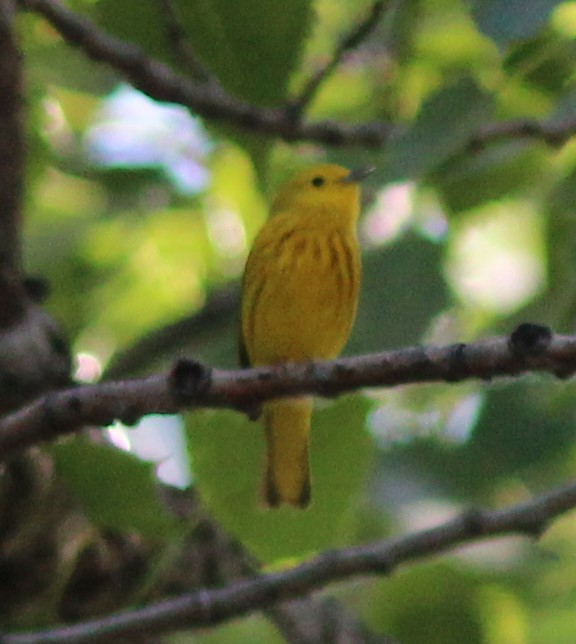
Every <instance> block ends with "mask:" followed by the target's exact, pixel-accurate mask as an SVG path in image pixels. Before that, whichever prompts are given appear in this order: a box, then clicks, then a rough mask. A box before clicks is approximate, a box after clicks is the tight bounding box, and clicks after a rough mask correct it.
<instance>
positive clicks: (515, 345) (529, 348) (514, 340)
mask: <svg viewBox="0 0 576 644" xmlns="http://www.w3.org/2000/svg"><path fill="white" fill-rule="evenodd" d="M551 341H552V330H551V329H550V327H547V326H544V325H542V324H532V323H531V322H523V323H522V324H520V325H519V326H517V327H516V328H515V329H514V331H512V333H511V334H510V337H509V339H508V346H509V348H510V351H511V352H512V353H513V354H514V355H515V356H517V357H518V358H530V357H536V356H540V355H542V354H543V353H544V352H545V351H547V350H548V347H549V346H550V342H551Z"/></svg>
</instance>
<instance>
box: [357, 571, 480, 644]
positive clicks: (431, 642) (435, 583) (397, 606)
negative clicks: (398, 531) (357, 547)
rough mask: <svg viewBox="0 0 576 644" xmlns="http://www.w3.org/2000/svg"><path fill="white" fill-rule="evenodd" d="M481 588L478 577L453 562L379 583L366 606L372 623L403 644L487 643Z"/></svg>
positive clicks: (373, 626)
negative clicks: (480, 612)
mask: <svg viewBox="0 0 576 644" xmlns="http://www.w3.org/2000/svg"><path fill="white" fill-rule="evenodd" d="M476 585H477V581H476V579H475V576H474V575H473V574H472V573H469V572H467V571H466V570H465V569H462V567H456V566H454V565H453V564H450V563H432V564H430V563H428V564H427V565H423V566H418V567H415V568H410V569H409V570H405V571H404V572H403V573H402V574H401V575H397V576H396V575H395V576H393V577H391V578H390V579H385V580H384V581H379V582H377V583H376V584H375V586H374V591H373V593H372V596H371V597H370V599H369V600H368V601H367V602H366V607H365V612H367V613H368V623H369V625H370V627H371V628H372V629H376V630H378V631H379V632H385V633H386V634H387V635H391V636H393V637H394V638H398V641H400V642H402V643H403V644H417V643H418V644H420V643H421V642H424V641H425V642H426V644H446V643H447V642H469V643H473V642H483V641H487V640H485V639H484V638H483V637H482V635H483V633H482V627H481V624H480V623H479V619H478V605H477V603H478V599H477V596H476V592H475V589H476ZM446 606H449V609H448V610H446ZM424 624H426V626H425V627H424V626H423V625H424ZM424 633H425V634H424Z"/></svg>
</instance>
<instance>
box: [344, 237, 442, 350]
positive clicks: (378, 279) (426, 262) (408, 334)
mask: <svg viewBox="0 0 576 644" xmlns="http://www.w3.org/2000/svg"><path fill="white" fill-rule="evenodd" d="M442 254H443V251H442V246H441V245H440V244H435V243H433V242H431V241H428V240H426V239H423V238H422V237H417V236H416V235H406V236H404V237H402V238H401V239H400V240H398V241H397V242H396V243H395V244H394V245H392V246H386V247H384V248H381V249H379V250H377V251H372V252H371V253H369V254H367V255H366V257H365V258H364V276H363V279H362V291H361V294H360V304H359V307H358V316H357V319H356V324H355V325H354V330H353V332H352V337H351V339H350V342H349V343H348V346H347V350H346V352H347V353H349V354H355V353H365V352H368V351H383V350H385V349H392V348H397V347H401V346H406V345H410V344H415V343H417V342H419V341H420V340H421V338H422V334H423V333H424V331H426V329H427V328H428V325H429V324H430V321H431V319H432V318H433V317H434V316H435V315H436V314H438V313H439V312H440V311H442V310H443V309H444V308H445V307H446V305H447V303H448V301H449V295H448V289H447V287H446V284H445V282H444V279H443V277H442V274H441V272H440V271H441V262H442Z"/></svg>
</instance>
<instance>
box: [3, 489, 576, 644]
mask: <svg viewBox="0 0 576 644" xmlns="http://www.w3.org/2000/svg"><path fill="white" fill-rule="evenodd" d="M574 507H576V483H575V482H572V483H570V484H568V485H565V486H562V487H558V488H556V489H554V490H552V491H550V492H547V493H545V494H542V495H540V496H536V497H534V498H533V499H531V500H529V501H526V502H523V503H518V504H516V505H511V506H509V507H506V508H503V509H500V510H491V511H486V510H483V511H469V512H465V513H463V514H461V515H460V516H458V517H456V518H454V519H452V520H451V521H448V522H447V523H444V524H442V525H439V526H437V527H434V528H429V529H427V530H422V531H420V532H416V533H413V534H409V535H406V536H401V537H396V538H393V539H388V540H386V541H382V542H378V543H373V544H369V545H363V546H355V547H352V548H343V549H341V550H335V551H330V552H325V553H323V554H321V555H319V556H317V557H315V558H314V559H311V560H309V561H307V562H305V563H303V564H301V565H299V566H295V567H294V568H292V569H289V570H284V571H281V572H276V573H270V574H267V575H262V576H254V577H252V578H250V579H246V580H244V581H239V582H236V583H233V584H230V585H229V586H227V587H225V588H221V589H216V590H201V591H199V592H193V593H189V594H185V595H181V596H180V597H176V598H173V599H168V600H165V601H162V602H158V603H156V604H152V605H149V606H146V607H144V608H139V609H136V610H130V611H125V612H121V613H116V614H114V615H109V616H107V617H103V618H100V619H95V620H91V621H87V622H83V623H80V624H76V625H72V626H65V627H61V628H54V629H52V630H48V631H43V632H36V633H33V632H31V633H21V634H16V633H14V634H7V635H4V637H2V639H1V640H0V641H1V643H2V644H37V643H39V642H46V641H50V642H55V643H64V642H76V643H78V642H90V641H95V640H106V641H109V638H110V637H112V636H119V635H137V634H139V633H143V632H145V633H152V632H161V631H167V630H174V629H176V628H178V627H179V626H182V625H184V624H185V625H186V627H188V628H190V627H192V626H195V627H201V626H210V625H214V624H219V623H222V622H224V621H226V620H229V619H231V618H234V617H239V616H242V615H247V614H249V613H252V612H255V611H258V610H262V609H264V608H266V607H269V606H272V605H274V604H276V603H277V602H278V601H283V600H286V599H290V598H294V597H299V596H302V595H304V594H307V593H310V592H312V591H315V590H319V589H321V588H324V587H326V586H327V585H328V584H333V583H335V582H340V581H344V580H346V579H350V578H353V577H358V576H365V575H390V574H392V573H393V572H394V571H395V570H396V569H397V568H398V567H399V566H401V565H404V564H407V563H410V562H413V561H417V560H419V559H423V558H429V557H431V556H433V555H440V554H443V553H445V552H447V551H448V550H450V549H452V548H455V547H457V546H462V545H467V544H472V543H477V542H479V541H483V540H486V539H488V538H491V537H496V536H504V535H526V536H531V537H538V536H540V535H541V534H542V533H543V532H544V531H545V530H546V528H547V527H548V525H549V523H550V522H551V521H552V520H553V519H555V518H556V517H558V516H559V515H561V514H563V513H565V512H568V511H569V510H571V509H573V508H574Z"/></svg>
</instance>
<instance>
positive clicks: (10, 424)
mask: <svg viewBox="0 0 576 644" xmlns="http://www.w3.org/2000/svg"><path fill="white" fill-rule="evenodd" d="M575 370H576V336H564V335H552V332H551V331H550V329H549V328H547V327H543V326H538V325H534V324H522V325H520V326H519V327H518V328H517V329H516V330H515V331H514V332H513V333H512V335H511V336H510V337H496V338H490V339H487V340H480V341H479V342H474V343H471V344H453V345H447V346H435V345H431V346H428V347H410V348H407V349H398V350H396V351H388V352H385V353H374V354H367V355H363V356H356V357H351V358H340V359H338V360H333V361H324V362H309V363H298V364H287V365H280V366H274V367H261V368H258V369H244V370H235V371H224V370H218V369H213V370H211V369H209V368H207V367H205V366H203V365H202V364H200V363H199V362H194V361H191V360H179V361H178V362H176V364H175V365H174V367H173V368H172V370H171V372H170V373H167V374H157V375H152V376H148V377H147V378H140V379H133V380H124V381H116V382H105V383H101V384H97V385H86V386H83V387H77V388H75V389H65V390H61V391H59V392H51V393H49V394H47V395H45V396H43V397H41V398H39V399H38V400H36V401H35V402H33V403H32V404H30V405H29V406H27V407H25V408H23V409H21V410H20V411H17V412H15V413H13V414H11V415H9V416H6V417H5V418H4V419H3V420H1V421H0V458H6V457H7V456H8V455H9V454H10V453H12V452H13V451H14V450H17V449H23V448H26V447H30V446H31V445H34V444H36V443H38V442H40V441H44V440H50V439H54V438H56V437H57V436H60V435H64V434H68V433H72V432H74V431H78V430H80V429H81V428H82V427H83V426H86V425H108V424H110V423H112V422H113V421H114V420H116V419H119V420H121V421H123V422H124V423H126V424H133V423H135V422H137V421H138V419H140V418H141V417H142V416H144V415H146V414H152V413H158V414H171V413H176V412H178V411H180V410H183V409H189V408H197V407H228V408H232V409H236V410H239V411H243V412H245V413H247V414H249V415H251V416H254V414H255V412H257V410H258V406H259V405H260V404H261V403H262V402H263V401H265V400H269V399H272V398H278V397H285V396H295V395H302V394H315V395H319V396H337V395H339V394H341V393H344V392H349V391H356V390H358V389H361V388H363V387H393V386H397V385H405V384H412V383H421V382H440V381H444V382H456V381H461V380H470V379H478V378H480V379H483V380H489V379H491V378H495V377H499V376H518V375H520V374H523V373H529V372H549V373H552V374H555V375H557V376H559V377H567V376H569V375H571V374H572V373H574V371H575Z"/></svg>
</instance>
